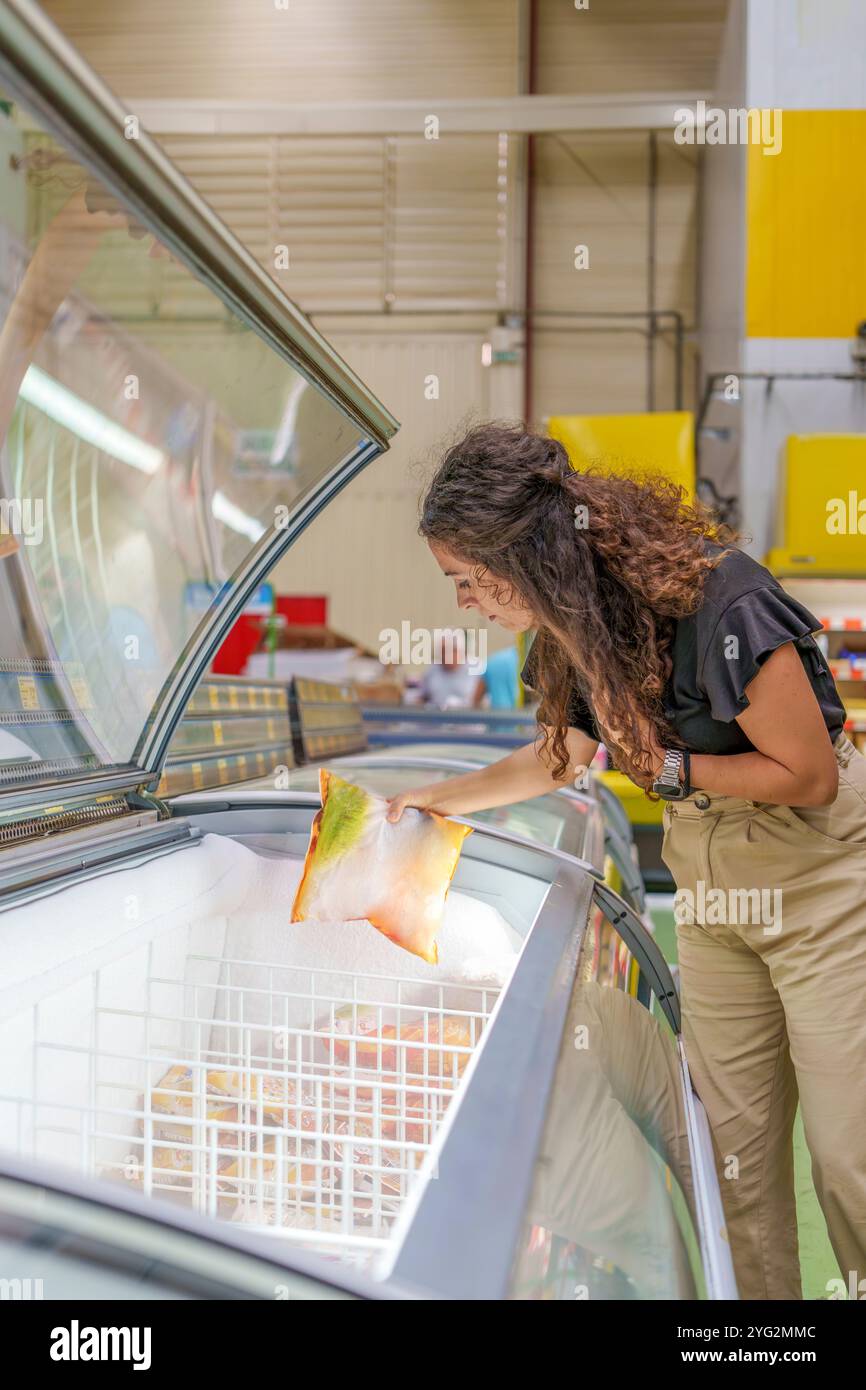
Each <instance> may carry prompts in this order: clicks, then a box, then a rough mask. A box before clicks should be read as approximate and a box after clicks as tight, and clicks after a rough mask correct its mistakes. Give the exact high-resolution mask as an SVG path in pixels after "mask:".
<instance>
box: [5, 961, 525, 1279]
mask: <svg viewBox="0 0 866 1390" xmlns="http://www.w3.org/2000/svg"><path fill="white" fill-rule="evenodd" d="M147 962H148V969H147V972H146V978H143V977H142V973H141V972H139V973H138V976H137V978H136V977H135V972H130V971H129V970H127V971H126V973H125V974H120V975H118V973H117V971H116V970H115V971H114V972H113V973H112V972H111V971H97V972H95V973H94V974H93V975H92V976H91V977H89V979H88V981H87V983H86V989H85V988H84V985H85V982H80V984H79V987H78V989H77V991H76V995H75V1000H74V1004H73V1001H72V1000H69V999H67V1000H66V1001H65V1003H64V998H63V995H62V994H61V996H60V997H56V996H55V997H52V998H50V999H48V1000H44V1001H42V1002H40V1003H39V1004H38V1005H35V1006H34V1008H33V1010H32V1011H31V1012H30V1015H29V1016H28V1019H27V1023H26V1027H25V1025H24V1022H23V1020H22V1022H21V1024H20V1026H21V1027H22V1028H24V1029H25V1033H27V1032H28V1030H29V1035H30V1041H31V1043H32V1047H31V1048H30V1049H29V1051H30V1055H31V1057H32V1066H31V1074H30V1077H29V1084H28V1082H27V1079H26V1078H25V1079H24V1084H23V1088H22V1089H21V1090H17V1093H16V1094H7V1095H5V1096H2V1097H0V1125H2V1134H3V1139H2V1142H3V1147H6V1148H9V1147H13V1148H15V1149H16V1150H17V1151H18V1152H19V1153H23V1154H27V1153H30V1154H33V1156H34V1157H38V1158H42V1159H49V1160H52V1161H58V1160H59V1161H63V1162H66V1163H69V1162H72V1163H73V1164H74V1165H75V1166H76V1167H77V1168H78V1169H79V1170H80V1171H82V1172H85V1173H87V1174H90V1175H96V1176H99V1177H102V1178H104V1179H107V1180H110V1181H112V1180H113V1181H120V1182H126V1183H130V1184H132V1185H133V1186H134V1187H136V1188H138V1189H140V1190H142V1191H143V1192H144V1193H145V1194H148V1195H155V1196H159V1197H161V1198H163V1199H167V1200H170V1201H174V1202H180V1203H183V1204H186V1205H188V1206H191V1207H192V1208H193V1209H195V1210H197V1211H199V1212H203V1213H206V1214H208V1215H210V1216H212V1217H215V1218H218V1219H224V1220H231V1221H242V1222H245V1223H248V1224H250V1225H252V1226H253V1227H256V1228H258V1229H260V1230H262V1231H265V1232H268V1233H271V1234H274V1235H281V1236H283V1237H285V1238H288V1239H293V1240H297V1241H300V1242H302V1243H303V1244H305V1245H307V1246H311V1247H313V1248H316V1249H319V1250H322V1251H325V1252H329V1253H333V1254H334V1255H337V1256H340V1257H341V1258H344V1259H349V1260H351V1261H352V1262H353V1263H361V1264H365V1263H369V1262H370V1261H371V1260H372V1259H373V1258H374V1256H375V1254H376V1253H377V1252H378V1251H380V1250H382V1249H383V1248H384V1247H385V1246H386V1245H387V1243H388V1238H389V1232H390V1230H391V1227H392V1225H393V1222H394V1220H395V1219H396V1217H397V1215H398V1214H399V1211H400V1209H401V1207H402V1205H403V1203H404V1202H405V1199H406V1197H407V1195H408V1193H409V1191H410V1189H411V1188H412V1186H413V1184H414V1183H415V1182H417V1180H418V1173H419V1168H420V1167H421V1164H422V1162H423V1160H424V1157H425V1155H426V1154H427V1153H428V1151H429V1150H430V1148H431V1146H432V1145H433V1143H434V1140H435V1136H436V1133H437V1131H438V1129H439V1127H440V1125H441V1123H442V1119H443V1116H444V1115H445V1113H446V1110H447V1108H448V1106H449V1104H450V1102H451V1100H452V1098H453V1096H454V1094H455V1092H456V1090H457V1089H458V1087H459V1086H460V1084H461V1080H462V1077H463V1075H464V1072H465V1070H466V1066H467V1064H468V1062H469V1059H470V1058H471V1056H472V1054H473V1051H474V1049H475V1048H476V1047H477V1045H478V1043H479V1041H480V1039H481V1036H482V1033H483V1030H484V1028H485V1025H486V1023H487V1020H488V1019H489V1017H490V1014H491V1011H492V1009H493V1006H494V1004H495V1002H496V999H497V996H498V990H497V989H496V988H493V987H490V986H483V985H472V984H463V983H461V984H446V983H441V984H440V983H431V982H430V981H429V980H418V979H406V978H398V977H390V976H384V975H359V974H345V973H341V974H337V973H335V972H332V971H324V970H311V969H309V968H308V967H304V968H301V967H292V966H284V965H277V964H271V963H262V962H260V961H253V960H228V959H225V958H224V957H218V956H207V955H187V956H185V958H184V961H183V968H182V970H179V971H178V976H177V977H175V976H174V972H173V971H172V970H171V969H169V970H168V971H164V972H161V971H158V970H155V969H154V968H153V967H154V957H153V953H152V952H149V953H148V956H147ZM162 963H163V964H164V960H163V962H162ZM85 993H86V994H87V995H88V999H87V1000H85V998H84V994H85Z"/></svg>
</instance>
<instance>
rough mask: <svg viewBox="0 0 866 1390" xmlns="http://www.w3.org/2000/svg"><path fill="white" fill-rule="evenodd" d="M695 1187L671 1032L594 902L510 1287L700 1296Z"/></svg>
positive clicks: (554, 1292) (533, 1295)
mask: <svg viewBox="0 0 866 1390" xmlns="http://www.w3.org/2000/svg"><path fill="white" fill-rule="evenodd" d="M645 1000H646V1001H647V1002H644V1001H645ZM657 1015H658V1016H657ZM692 1192H693V1184H692V1176H691V1164H690V1159H689V1145H688V1133H687V1127H686V1116H685V1107H684V1102H683V1095H682V1086H681V1081H680V1069H679V1059H678V1055H677V1052H676V1048H675V1045H674V1039H673V1035H672V1034H671V1031H670V1029H669V1028H668V1026H667V1024H666V1023H665V1022H664V1020H663V1018H662V1017H661V1016H660V1014H658V1011H657V1009H656V1006H655V1001H654V1000H653V999H652V998H649V999H647V991H646V989H645V987H644V986H643V983H642V981H641V980H640V978H639V971H638V966H637V962H636V961H635V960H634V958H633V957H632V956H631V954H630V952H629V951H628V949H627V947H626V945H625V943H624V941H623V940H622V937H621V936H620V935H619V933H618V932H617V930H616V928H615V927H614V926H613V925H612V924H611V922H610V921H609V920H608V919H607V917H606V916H605V915H604V913H603V912H602V911H601V910H600V909H599V908H598V907H597V906H595V904H593V907H592V910H591V912H590V916H589V921H588V924H587V930H586V933H585V935H584V939H583V942H582V945H581V951H580V957H579V960H578V968H577V976H576V981H575V989H574V995H573V998H572V1002H571V1006H570V1010H569V1015H568V1020H567V1023H566V1027H565V1030H564V1032H563V1037H562V1044H561V1049H560V1056H559V1061H558V1064H557V1070H556V1077H555V1081H554V1087H553V1091H552V1099H551V1104H550V1108H549V1111H548V1115H547V1120H546V1124H545V1131H544V1136H543V1139H542V1142H541V1145H540V1146H539V1152H538V1156H537V1159H536V1172H535V1180H534V1183H533V1190H532V1195H531V1198H530V1202H529V1206H528V1209H527V1213H526V1220H525V1227H524V1234H523V1238H522V1240H521V1244H520V1249H519V1253H518V1258H517V1261H516V1264H515V1269H514V1275H513V1282H512V1290H511V1297H512V1298H515V1299H564V1300H582V1299H593V1300H598V1299H606V1300H610V1299H626V1300H627V1299H670V1298H675V1299H680V1298H686V1299H690V1298H701V1297H705V1288H704V1282H703V1274H702V1270H701V1263H700V1253H699V1242H698V1238H697V1234H696V1227H695V1224H694V1215H693V1201H692Z"/></svg>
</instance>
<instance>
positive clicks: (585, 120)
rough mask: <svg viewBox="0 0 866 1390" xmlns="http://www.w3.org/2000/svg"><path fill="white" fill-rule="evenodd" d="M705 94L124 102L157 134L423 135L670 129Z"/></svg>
mask: <svg viewBox="0 0 866 1390" xmlns="http://www.w3.org/2000/svg"><path fill="white" fill-rule="evenodd" d="M707 95H708V94H707V93H705V92H704V93H695V92H678V93H673V92H652V93H647V94H645V95H641V94H638V95H634V94H632V93H616V94H612V95H608V96H592V97H573V96H511V97H478V98H474V99H472V100H467V101H461V100H454V99H449V100H442V101H436V100H433V99H431V100H425V101H347V102H333V101H329V102H304V103H299V104H297V105H293V104H290V103H280V104H276V103H271V102H254V101H249V102H248V101H202V100H140V101H137V100H134V99H131V98H126V99H125V104H126V105H127V107H128V109H129V112H130V114H134V115H136V116H138V117H139V119H140V121H141V123H142V125H143V126H144V128H145V129H146V130H149V131H150V132H152V133H153V134H154V135H160V134H172V135H179V134H188V135H422V134H423V133H424V131H425V123H426V122H427V121H428V119H429V117H430V116H436V117H437V118H438V121H439V134H440V135H448V134H458V135H467V134H476V133H484V132H489V131H506V132H508V133H513V134H543V133H545V132H548V131H581V130H583V131H592V130H597V131H602V130H669V129H671V128H672V127H673V126H674V124H675V117H674V112H676V111H677V110H679V109H680V108H682V107H691V108H692V110H694V108H695V104H696V102H697V101H698V100H699V99H700V98H701V97H703V99H704V100H706V99H707Z"/></svg>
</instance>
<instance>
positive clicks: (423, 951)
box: [292, 768, 470, 965]
mask: <svg viewBox="0 0 866 1390" xmlns="http://www.w3.org/2000/svg"><path fill="white" fill-rule="evenodd" d="M319 790H320V791H321V795H322V809H321V811H319V813H318V814H317V816H316V818H315V820H314V821H313V827H312V831H311V833H310V844H309V848H308V849H307V857H306V859H305V861H304V872H303V875H302V877H301V881H300V884H299V885H298V891H297V893H296V895H295V901H294V904H293V906H292V921H293V922H304V921H307V920H308V919H310V918H312V919H314V920H315V921H319V922H348V921H355V920H358V919H366V920H367V921H368V922H370V923H371V924H372V926H374V927H376V928H377V929H378V930H379V931H380V932H382V934H383V935H384V936H387V937H388V938H389V940H391V941H393V942H394V943H395V944H396V945H397V946H402V947H403V948H404V950H406V951H412V952H413V953H414V954H415V955H416V956H420V957H421V959H422V960H426V961H429V962H430V964H431V965H435V964H436V963H437V960H438V954H437V951H436V934H437V932H438V930H439V927H440V924H441V922H442V913H443V910H444V907H445V896H446V894H447V892H448V887H449V884H450V883H451V879H452V878H453V876H454V870H455V869H456V868H457V861H458V859H459V858H460V848H461V846H462V844H463V841H464V839H465V838H466V836H467V835H468V834H469V833H470V829H469V826H466V825H458V824H457V823H456V822H455V821H450V820H446V819H445V817H444V816H440V815H437V814H436V813H435V812H434V811H418V810H415V809H414V808H412V807H410V808H408V809H407V810H405V811H404V812H403V814H402V816H401V817H400V819H399V820H398V821H395V822H392V821H389V820H388V819H387V809H388V803H387V801H385V799H384V798H383V797H380V796H373V794H372V793H371V792H367V791H364V789H363V788H362V787H356V786H354V785H353V784H352V783H351V782H346V781H344V780H343V778H342V777H338V776H337V775H336V774H335V773H333V772H326V771H325V769H324V768H323V769H321V771H320V772H319Z"/></svg>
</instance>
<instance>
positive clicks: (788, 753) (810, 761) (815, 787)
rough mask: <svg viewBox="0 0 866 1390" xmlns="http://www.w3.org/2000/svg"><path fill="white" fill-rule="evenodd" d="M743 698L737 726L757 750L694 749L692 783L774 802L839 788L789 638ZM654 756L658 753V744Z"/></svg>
mask: <svg viewBox="0 0 866 1390" xmlns="http://www.w3.org/2000/svg"><path fill="white" fill-rule="evenodd" d="M746 695H747V696H748V699H749V705H748V708H747V709H745V710H744V711H743V713H742V714H741V715H738V716H737V723H738V724H739V726H740V728H741V729H742V730H743V733H744V734H745V735H746V736H747V738H748V739H749V741H750V742H751V743H753V744H754V745H755V750H756V751H755V752H753V753H734V754H731V755H730V756H728V757H715V756H713V755H711V754H708V753H693V754H692V758H691V784H692V786H693V787H694V788H696V789H700V790H702V791H707V792H715V793H716V794H717V795H720V796H742V797H745V798H746V799H747V800H749V801H766V802H770V803H772V804H774V805H778V806H828V805H829V804H830V802H832V801H834V800H835V797H836V792H837V790H838V785H839V776H838V769H837V766H836V758H835V755H834V753H833V746H832V744H831V742H830V738H829V735H828V733H827V726H826V724H825V723H824V717H823V715H822V713H821V708H820V706H819V704H818V701H817V700H816V698H815V692H814V691H813V689H812V687H811V685H810V684H809V680H808V677H807V676H806V672H805V671H804V669H803V663H802V661H801V660H800V657H799V655H798V653H797V651H796V648H795V647H794V644H793V643H792V642H786V643H785V645H784V646H782V647H778V648H777V649H776V651H774V652H773V653H772V654H771V655H770V656H768V657H767V660H766V661H765V662H764V664H763V666H762V667H761V669H760V671H759V672H758V674H757V675H756V676H755V678H754V680H752V681H750V682H749V684H748V685H747V686H746ZM656 753H657V754H662V757H663V750H662V749H660V748H658V746H657V745H656ZM658 766H659V768H661V761H659V763H658Z"/></svg>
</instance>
